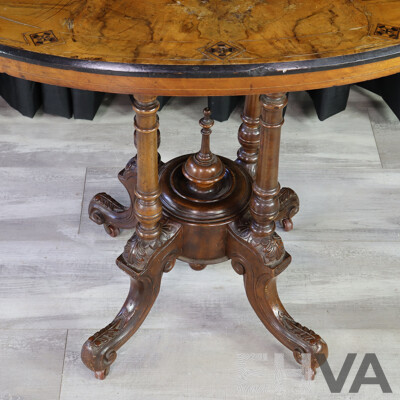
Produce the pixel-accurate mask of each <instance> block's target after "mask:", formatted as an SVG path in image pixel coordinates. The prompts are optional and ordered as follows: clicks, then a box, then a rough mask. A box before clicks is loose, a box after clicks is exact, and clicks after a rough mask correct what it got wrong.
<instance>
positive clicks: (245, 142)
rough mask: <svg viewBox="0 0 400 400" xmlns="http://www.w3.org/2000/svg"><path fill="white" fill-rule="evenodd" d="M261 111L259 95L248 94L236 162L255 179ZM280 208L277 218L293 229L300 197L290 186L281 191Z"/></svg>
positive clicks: (240, 129)
mask: <svg viewBox="0 0 400 400" xmlns="http://www.w3.org/2000/svg"><path fill="white" fill-rule="evenodd" d="M260 113H261V106H260V101H259V96H258V95H248V96H246V99H245V102H244V110H243V113H242V120H243V123H242V125H240V128H239V132H238V140H239V143H240V145H241V147H240V148H239V150H238V153H237V155H238V158H237V160H236V162H237V163H238V164H240V165H242V166H243V167H244V168H245V169H246V170H247V172H249V174H250V175H251V177H252V178H253V179H254V178H255V175H256V166H257V159H258V151H259V147H260ZM279 203H280V209H279V214H278V215H277V218H276V220H277V221H279V222H280V224H281V225H282V227H283V228H284V230H285V231H287V232H288V231H291V230H292V229H293V221H292V218H293V217H294V216H295V215H296V214H297V213H298V212H299V198H298V197H297V194H296V193H295V192H294V191H293V190H292V189H289V188H282V190H281V192H280V193H279Z"/></svg>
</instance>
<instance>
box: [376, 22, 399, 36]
mask: <svg viewBox="0 0 400 400" xmlns="http://www.w3.org/2000/svg"><path fill="white" fill-rule="evenodd" d="M375 35H378V36H385V37H388V38H390V39H398V38H399V35H400V27H398V26H390V25H385V24H378V25H377V26H376V30H375Z"/></svg>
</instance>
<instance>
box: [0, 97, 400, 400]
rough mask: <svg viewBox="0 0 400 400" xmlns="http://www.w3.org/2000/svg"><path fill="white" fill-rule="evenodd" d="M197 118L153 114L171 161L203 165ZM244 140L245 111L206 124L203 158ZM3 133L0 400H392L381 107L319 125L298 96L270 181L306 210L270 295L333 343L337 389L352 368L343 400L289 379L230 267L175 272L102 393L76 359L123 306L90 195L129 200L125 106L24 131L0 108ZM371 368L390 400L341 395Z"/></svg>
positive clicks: (392, 291)
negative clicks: (276, 175) (185, 158)
mask: <svg viewBox="0 0 400 400" xmlns="http://www.w3.org/2000/svg"><path fill="white" fill-rule="evenodd" d="M205 103H206V100H205V99H192V98H191V99H179V98H177V99H173V101H171V102H170V103H169V104H168V105H167V106H166V107H165V108H164V110H163V111H162V112H161V113H160V122H161V130H162V145H161V150H160V151H161V154H162V157H163V159H164V161H165V160H168V159H170V158H172V157H174V156H177V155H178V154H176V153H175V152H174V150H173V149H174V148H175V147H176V144H177V143H178V144H179V146H180V148H181V152H182V153H184V152H194V151H197V150H198V147H199V143H200V135H199V126H198V119H199V118H200V117H201V114H202V108H203V107H204V106H205ZM177 121H178V122H177ZM239 124H240V108H238V109H237V110H236V111H235V112H234V113H233V115H232V116H231V118H230V119H229V121H227V122H225V123H223V124H221V123H216V124H215V127H214V133H213V135H212V138H211V141H212V145H213V150H214V152H216V153H220V154H222V155H224V156H228V157H231V158H234V157H235V153H236V150H237V142H236V135H237V128H238V126H239ZM0 127H1V128H0V203H1V207H0V220H1V229H0V364H1V372H0V399H1V400H17V399H18V400H36V399H37V400H56V399H62V400H70V399H80V400H83V399H85V400H92V399H93V400H102V399H111V398H117V399H118V400H125V399H127V400H128V399H129V400H131V399H140V400H147V399H149V400H164V399H165V400H166V399H174V400H178V399H199V400H200V399H201V400H204V399H229V400H231V399H293V398H296V399H303V398H304V399H322V398H329V396H331V397H332V398H336V399H353V398H354V399H367V400H369V399H374V400H375V399H380V398H384V399H398V398H399V396H400V368H399V367H400V362H399V359H400V309H399V304H400V303H399V301H400V292H399V284H400V207H399V204H400V123H399V122H398V120H396V118H395V116H394V115H393V113H392V112H391V111H390V110H389V109H388V107H387V106H386V105H385V104H384V103H383V102H382V101H381V100H380V99H379V98H378V97H377V96H374V95H372V94H370V93H368V92H365V91H363V90H361V89H353V90H352V92H351V96H350V101H349V105H348V107H347V110H346V111H345V112H343V113H341V114H339V115H337V116H335V117H333V118H331V119H329V120H327V121H325V122H319V121H318V120H317V118H316V115H315V111H314V110H313V108H312V103H311V101H310V100H309V98H308V96H307V95H306V94H305V93H297V94H291V95H290V105H289V108H288V113H287V116H286V124H285V127H284V133H283V144H282V156H281V179H280V180H281V183H282V185H285V186H286V185H288V186H291V187H292V188H293V189H295V190H296V191H297V193H298V194H299V196H300V200H301V211H300V213H299V215H298V216H296V219H295V230H294V231H292V232H290V233H285V232H280V234H281V235H282V237H283V238H284V240H285V243H286V248H287V250H288V251H289V252H290V253H291V254H292V256H293V262H292V265H291V266H290V267H289V269H288V270H287V271H286V272H285V273H284V274H282V275H281V277H280V279H279V289H280V294H281V298H282V300H283V302H284V304H285V305H286V306H287V309H288V311H289V312H290V313H291V314H292V315H293V316H294V317H295V318H296V319H297V320H298V321H300V322H301V323H303V324H305V325H307V326H308V327H311V328H312V329H314V330H316V331H317V332H318V333H319V334H320V335H321V336H323V337H324V338H325V340H326V341H327V342H328V344H329V347H330V359H329V360H330V365H331V368H332V370H333V373H334V375H335V376H337V374H338V373H339V370H340V368H341V367H342V365H343V362H344V359H345V357H346V355H347V353H357V354H358V356H357V358H356V361H355V363H354V367H353V369H352V371H351V373H350V376H349V378H348V379H347V381H346V383H345V385H344V388H343V391H342V394H340V395H338V394H335V395H330V392H329V389H328V387H327V384H326V382H325V380H324V378H323V376H322V374H321V373H318V375H317V378H316V380H315V381H314V382H312V383H305V382H304V381H303V380H302V379H301V378H300V370H299V369H298V368H297V365H296V364H295V362H294V360H293V359H292V356H291V354H290V352H289V351H287V350H286V349H285V348H283V347H282V346H281V345H280V344H279V343H277V341H276V340H275V339H274V338H273V337H272V336H271V335H270V334H269V333H268V332H267V331H266V330H265V328H264V327H263V326H262V324H261V323H260V322H259V320H258V318H257V317H256V316H255V314H254V312H253V311H252V309H251V307H250V305H249V304H248V301H247V299H246V296H245V293H244V289H243V284H242V279H241V277H239V276H238V275H236V274H235V273H234V271H233V270H232V268H231V267H230V264H229V263H228V262H226V263H223V264H220V265H216V266H211V267H209V268H207V269H205V270H204V271H202V272H195V271H193V270H191V269H190V268H188V266H187V265H186V264H184V263H182V262H178V263H177V266H176V267H175V269H174V270H173V271H172V272H171V273H170V274H167V275H165V277H164V279H163V284H162V289H161V293H160V295H159V298H158V300H157V302H156V305H155V306H154V308H153V310H152V311H151V313H150V315H149V317H148V318H147V320H146V321H145V322H144V324H143V326H142V328H141V329H140V330H139V331H138V332H137V334H136V335H135V336H134V337H133V338H132V339H131V341H130V342H129V344H127V345H126V346H125V347H124V348H123V349H122V350H121V351H120V352H119V355H118V360H117V362H116V363H115V364H114V366H113V368H112V370H111V374H110V375H109V377H108V378H107V379H106V380H105V381H103V382H101V381H97V380H95V379H94V377H93V376H92V374H91V373H90V371H89V370H87V369H86V368H85V367H84V366H83V364H82V363H81V361H80V348H81V345H82V343H83V342H84V340H85V339H86V338H87V337H88V335H90V334H92V333H94V332H95V331H96V330H98V329H99V328H102V327H103V326H105V325H106V324H107V323H108V322H110V321H111V320H112V318H113V317H114V315H115V313H116V312H117V311H118V310H119V308H120V306H121V305H122V302H123V300H124V298H125V295H126V293H127V290H128V278H127V276H126V275H125V274H124V273H123V272H121V271H120V270H118V268H117V267H116V266H115V264H114V260H115V258H116V257H117V256H118V255H119V254H120V252H121V250H122V248H123V245H124V242H125V241H126V239H127V238H128V237H129V232H124V233H123V235H122V236H121V237H119V238H117V239H112V238H110V237H108V236H107V235H106V234H105V232H104V231H103V229H102V228H101V227H98V226H97V225H95V224H94V223H92V222H90V221H89V219H88V216H87V205H88V202H89V201H90V198H91V197H92V196H93V195H94V194H95V193H97V192H99V191H108V192H109V193H110V194H113V195H114V196H115V197H116V198H117V199H118V200H120V201H126V200H127V195H126V193H125V192H124V189H123V188H122V186H121V185H120V184H119V182H118V180H117V178H116V174H117V172H118V171H119V170H120V169H121V168H122V167H123V166H124V165H125V163H126V161H127V160H128V159H129V158H130V157H131V156H132V155H133V153H134V149H133V146H132V112H131V109H130V105H129V100H128V99H127V97H124V96H118V97H116V98H115V99H113V100H112V99H107V101H105V103H104V104H103V105H102V107H101V109H100V112H99V114H98V115H97V116H96V118H95V120H94V122H86V121H74V120H66V119H62V118H58V117H53V116H48V115H43V114H41V113H40V112H39V114H38V115H37V116H36V117H35V118H34V119H33V120H29V119H27V118H24V117H21V116H20V115H19V114H18V113H17V112H16V111H14V110H12V109H11V108H10V107H8V106H7V105H6V103H5V102H4V101H0ZM365 353H376V354H377V356H378V358H379V361H380V363H381V365H382V368H383V370H384V372H385V373H386V376H387V378H388V381H389V383H390V385H391V388H392V390H393V394H392V395H383V394H382V393H381V389H380V387H379V386H377V385H369V386H366V385H364V386H362V387H361V390H360V393H359V394H353V395H350V394H349V389H350V386H351V383H352V381H353V378H354V376H355V374H356V371H357V370H358V367H359V365H360V363H361V360H362V358H363V356H364V354H365ZM282 360H283V361H282ZM282 363H283V364H282ZM371 376H373V375H371ZM294 394H295V395H294Z"/></svg>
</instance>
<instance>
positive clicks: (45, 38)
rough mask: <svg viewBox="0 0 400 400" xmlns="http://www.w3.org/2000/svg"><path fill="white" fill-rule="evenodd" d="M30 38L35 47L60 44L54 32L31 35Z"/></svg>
mask: <svg viewBox="0 0 400 400" xmlns="http://www.w3.org/2000/svg"><path fill="white" fill-rule="evenodd" d="M29 37H30V38H31V40H32V42H33V44H34V45H35V46H42V45H44V44H51V43H55V42H58V39H57V36H56V35H55V34H54V32H53V31H44V32H37V33H31V34H30V35H29Z"/></svg>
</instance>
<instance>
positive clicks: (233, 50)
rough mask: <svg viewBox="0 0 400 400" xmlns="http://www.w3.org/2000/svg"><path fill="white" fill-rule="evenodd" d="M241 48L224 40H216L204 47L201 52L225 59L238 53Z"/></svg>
mask: <svg viewBox="0 0 400 400" xmlns="http://www.w3.org/2000/svg"><path fill="white" fill-rule="evenodd" d="M242 51H243V50H242V49H240V48H239V47H236V46H233V45H232V44H229V43H226V42H222V41H220V42H218V43H215V44H213V45H211V46H208V47H206V48H205V49H204V50H203V52H204V53H205V54H206V55H210V56H212V57H215V58H218V59H220V60H225V59H227V58H230V57H235V56H237V55H239V54H240V53H241V52H242Z"/></svg>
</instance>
